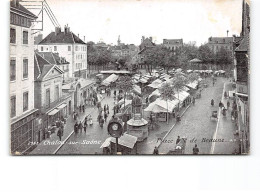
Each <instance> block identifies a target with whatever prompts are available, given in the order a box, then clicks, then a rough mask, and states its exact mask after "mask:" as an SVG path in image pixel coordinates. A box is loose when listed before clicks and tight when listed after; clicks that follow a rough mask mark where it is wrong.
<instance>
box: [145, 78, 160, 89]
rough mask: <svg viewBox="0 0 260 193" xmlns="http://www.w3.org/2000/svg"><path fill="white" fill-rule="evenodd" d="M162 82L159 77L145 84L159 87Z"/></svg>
mask: <svg viewBox="0 0 260 193" xmlns="http://www.w3.org/2000/svg"><path fill="white" fill-rule="evenodd" d="M161 84H162V81H161V80H160V79H156V80H154V81H153V82H152V83H151V84H149V85H147V86H149V87H152V88H159V87H160V86H161Z"/></svg>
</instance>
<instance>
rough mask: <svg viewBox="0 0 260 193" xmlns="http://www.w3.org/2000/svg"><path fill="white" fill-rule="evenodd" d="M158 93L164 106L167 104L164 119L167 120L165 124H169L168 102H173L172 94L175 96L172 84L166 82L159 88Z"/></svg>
mask: <svg viewBox="0 0 260 193" xmlns="http://www.w3.org/2000/svg"><path fill="white" fill-rule="evenodd" d="M159 92H160V94H161V98H162V99H163V100H165V101H166V104H167V113H166V118H167V124H168V123H169V115H168V114H169V112H168V111H169V110H168V101H169V100H173V99H174V94H175V93H174V89H173V86H172V84H170V83H167V82H166V83H164V84H162V86H161V87H160V88H159Z"/></svg>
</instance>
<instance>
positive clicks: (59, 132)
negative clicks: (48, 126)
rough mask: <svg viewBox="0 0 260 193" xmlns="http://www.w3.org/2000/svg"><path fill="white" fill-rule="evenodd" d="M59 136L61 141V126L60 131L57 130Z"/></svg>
mask: <svg viewBox="0 0 260 193" xmlns="http://www.w3.org/2000/svg"><path fill="white" fill-rule="evenodd" d="M57 136H58V137H59V139H60V141H61V137H62V132H61V128H59V130H58V132H57Z"/></svg>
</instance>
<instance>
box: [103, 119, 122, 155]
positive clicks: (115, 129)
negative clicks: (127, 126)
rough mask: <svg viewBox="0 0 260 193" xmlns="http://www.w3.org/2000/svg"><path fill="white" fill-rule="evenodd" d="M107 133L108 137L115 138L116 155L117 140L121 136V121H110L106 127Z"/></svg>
mask: <svg viewBox="0 0 260 193" xmlns="http://www.w3.org/2000/svg"><path fill="white" fill-rule="evenodd" d="M107 131H108V133H109V135H111V136H112V137H115V138H116V144H115V152H116V154H117V149H118V138H119V137H121V136H122V134H123V121H122V120H121V119H118V118H113V119H111V120H110V121H109V123H108V125H107Z"/></svg>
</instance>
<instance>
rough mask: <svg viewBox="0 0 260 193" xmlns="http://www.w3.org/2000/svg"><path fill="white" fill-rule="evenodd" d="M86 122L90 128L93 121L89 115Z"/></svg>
mask: <svg viewBox="0 0 260 193" xmlns="http://www.w3.org/2000/svg"><path fill="white" fill-rule="evenodd" d="M88 120H89V126H92V125H93V120H92V117H91V115H89V118H88Z"/></svg>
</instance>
